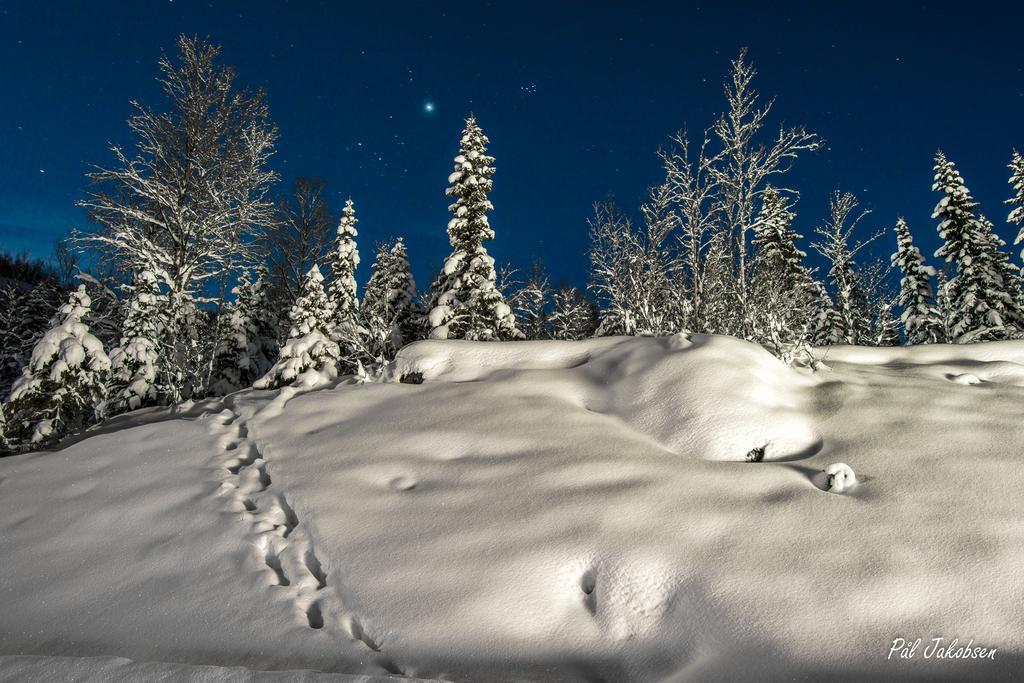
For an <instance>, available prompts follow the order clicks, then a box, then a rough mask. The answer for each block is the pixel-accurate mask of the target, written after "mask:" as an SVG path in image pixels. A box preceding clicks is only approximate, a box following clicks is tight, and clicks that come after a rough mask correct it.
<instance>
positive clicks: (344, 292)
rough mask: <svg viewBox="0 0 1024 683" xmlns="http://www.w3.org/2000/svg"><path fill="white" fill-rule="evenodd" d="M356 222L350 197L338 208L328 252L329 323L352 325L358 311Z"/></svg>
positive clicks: (354, 210) (354, 322)
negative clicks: (329, 269) (338, 217)
mask: <svg viewBox="0 0 1024 683" xmlns="http://www.w3.org/2000/svg"><path fill="white" fill-rule="evenodd" d="M358 222H359V220H358V219H357V218H356V209H355V205H354V204H353V203H352V198H351V197H349V198H348V199H346V200H345V208H344V209H342V211H341V220H340V221H339V222H338V234H337V236H336V237H335V238H334V245H333V247H332V248H331V252H330V255H329V256H328V260H329V263H330V266H331V275H332V277H333V280H332V281H331V284H330V285H329V286H328V288H327V296H328V298H329V299H330V300H331V306H332V308H333V310H334V319H333V325H332V327H333V326H338V325H344V326H354V325H355V324H356V320H357V316H358V313H359V298H358V296H357V294H356V268H357V267H359V249H358V248H357V246H356V236H357V235H358V234H359V233H358V232H356V223H358Z"/></svg>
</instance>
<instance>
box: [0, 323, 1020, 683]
mask: <svg viewBox="0 0 1024 683" xmlns="http://www.w3.org/2000/svg"><path fill="white" fill-rule="evenodd" d="M818 356H819V358H821V359H822V361H823V365H822V366H821V367H820V368H819V369H818V370H817V371H816V372H810V371H809V370H805V369H791V368H787V367H786V366H784V365H782V364H781V363H779V362H778V361H777V360H775V359H774V358H773V357H772V356H770V355H769V354H768V353H767V352H765V351H763V350H762V349H760V348H758V347H756V346H754V345H751V344H747V343H745V342H742V341H738V340H735V339H732V338H727V337H714V336H704V335H692V336H686V335H676V336H674V337H667V338H658V339H650V338H645V339H628V338H606V339H597V340H591V341H586V342H514V343H507V344H499V343H472V342H451V341H448V342H436V341H428V342H420V343H417V344H414V345H413V346H410V347H406V348H405V349H403V351H402V352H401V354H400V356H399V358H398V359H397V360H396V362H395V363H394V364H393V365H392V366H391V367H390V368H389V369H388V371H387V372H386V373H385V375H384V376H383V377H382V378H381V379H380V381H378V382H372V383H364V384H358V383H355V382H354V380H351V379H343V380H341V381H340V382H336V383H333V386H328V387H325V388H321V389H318V390H314V391H308V392H306V393H297V392H295V391H294V390H292V389H285V390H282V391H280V392H278V391H263V392H260V391H247V392H241V393H239V394H235V395H233V396H230V397H228V398H227V399H224V400H222V401H208V402H205V403H202V404H196V405H192V406H181V407H179V408H177V409H175V410H173V411H166V410H164V411H140V412H139V413H135V414H132V415H129V416H126V417H123V418H120V419H119V420H118V421H115V422H114V423H111V424H109V425H106V426H104V427H103V428H101V429H99V430H97V433H96V434H94V435H90V436H89V437H88V438H84V439H81V440H79V441H78V442H77V443H75V444H73V445H70V446H68V447H66V448H64V449H63V450H61V451H57V452H52V453H42V454H29V455H24V456H18V457H14V458H6V459H3V460H0V557H3V558H4V560H3V562H4V568H3V571H2V572H0V677H3V676H4V675H5V673H6V674H7V675H8V676H16V674H14V673H12V672H14V671H15V668H12V667H16V666H20V667H22V669H21V670H22V671H27V670H29V669H24V667H26V666H29V665H31V666H32V667H34V668H33V669H31V671H44V670H46V668H47V666H50V665H51V664H49V663H48V662H51V661H52V666H53V667H59V666H64V667H68V666H73V665H74V666H80V667H85V668H86V669H88V668H89V667H100V668H102V667H103V666H114V664H111V662H114V663H115V664H118V665H123V666H136V667H139V666H143V667H144V666H154V667H158V669H159V667H162V666H170V665H163V664H161V665H157V664H143V663H145V662H154V663H155V662H166V663H177V664H188V665H214V666H221V667H238V666H243V667H247V668H249V669H254V670H274V671H285V670H289V671H291V670H313V671H324V672H339V673H350V674H379V675H388V674H393V675H396V676H397V675H405V676H418V677H423V678H444V679H451V680H469V681H502V680H607V681H627V680H636V681H654V680H688V679H692V678H702V679H703V678H709V677H720V678H723V679H735V678H765V677H780V676H783V675H789V676H800V675H802V676H816V675H824V674H826V673H839V674H840V675H846V676H849V677H862V676H875V677H897V676H949V677H977V678H989V679H991V678H992V677H999V676H1004V677H1009V676H1010V675H1012V674H1014V673H1015V672H1017V671H1018V670H1019V669H1020V667H1021V666H1022V664H1024V659H1022V654H1024V503H1022V501H1021V493H1020V492H1021V490H1024V470H1022V468H1021V466H1020V463H1019V460H1020V453H1019V448H1020V444H1021V443H1022V442H1024V423H1022V420H1021V417H1022V407H1024V402H1022V399H1024V343H1018V342H1001V343H990V344H979V345H974V346H966V347H952V346H931V347H921V348H913V349H864V348H847V347H834V348H831V349H822V350H820V351H819V352H818ZM420 378H422V383H421V384H408V383H403V382H402V381H400V380H402V379H404V380H405V381H406V382H408V381H414V380H418V379H420ZM752 451H753V452H754V453H758V454H759V455H758V457H757V458H755V459H760V458H761V456H762V455H763V460H762V461H761V462H747V460H748V457H749V454H750V453H751V452H752ZM835 463H845V464H847V465H849V466H850V467H851V468H852V469H853V470H854V471H855V472H856V482H857V483H856V484H854V485H853V486H852V487H850V488H847V489H845V490H844V491H842V492H841V493H840V492H836V491H837V490H838V489H837V488H836V487H833V492H829V491H828V490H827V489H828V481H827V476H826V475H825V474H824V473H823V472H822V471H823V470H824V469H825V468H826V467H827V466H829V465H832V464H835ZM940 636H941V637H945V638H947V641H948V640H952V639H953V638H959V639H960V642H961V644H965V643H966V642H967V641H969V640H972V639H973V641H974V645H975V646H984V647H988V648H998V651H997V654H996V655H995V658H994V659H993V660H950V659H937V658H934V657H933V658H931V659H926V658H925V657H924V655H923V654H922V653H921V652H920V651H919V652H918V653H917V655H916V657H915V658H913V659H906V660H899V659H896V658H895V657H894V658H893V659H891V660H890V659H887V656H888V653H889V651H890V648H891V645H892V642H893V639H894V638H897V637H902V638H905V639H907V640H913V639H916V638H919V637H920V638H924V639H925V641H926V643H927V642H928V641H929V640H930V639H931V638H933V637H940ZM922 647H923V646H922ZM2 655H61V656H63V657H61V658H52V659H51V660H46V659H38V658H26V657H17V658H13V657H3V656H2ZM96 656H105V657H107V658H108V659H103V660H94V659H88V660H68V659H66V657H96ZM109 657H123V658H128V659H130V660H134V661H135V662H139V664H131V663H124V660H110V659H109ZM69 661H70V662H72V663H75V664H69V663H68V662H69ZM58 670H64V669H54V671H55V672H56V671H58ZM90 670H91V669H90ZM183 670H184V669H183ZM204 671H205V672H206V673H205V674H204V675H207V676H209V677H210V680H221V679H223V680H234V679H232V678H230V676H238V675H239V673H238V672H239V670H238V669H220V670H212V669H204ZM217 671H220V672H223V674H222V675H220V677H218V676H219V674H217V673H216V672H217ZM211 672H213V673H211ZM125 675H130V674H125ZM172 675H173V674H172ZM179 675H181V676H184V675H186V674H180V673H179ZM307 675H309V676H312V674H307ZM95 676H96V677H97V678H96V679H97V680H99V679H100V678H102V677H103V676H102V674H95ZM268 680H273V679H268ZM311 680H312V679H311Z"/></svg>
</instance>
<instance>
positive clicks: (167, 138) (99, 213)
mask: <svg viewBox="0 0 1024 683" xmlns="http://www.w3.org/2000/svg"><path fill="white" fill-rule="evenodd" d="M178 48H179V59H178V60H177V61H174V60H172V59H171V58H170V57H168V56H166V55H165V56H163V57H162V58H161V59H160V61H159V67H160V72H161V74H160V84H161V86H162V89H163V92H164V95H165V96H166V98H167V100H168V105H169V106H168V108H167V110H166V111H163V112H161V111H155V110H153V109H150V108H147V107H145V106H144V105H142V104H139V103H134V107H135V110H136V113H135V114H134V115H133V116H132V117H131V118H130V119H129V121H128V124H129V127H130V128H131V130H132V132H133V133H134V134H135V137H136V142H135V146H134V150H124V149H122V148H121V147H119V146H116V145H115V146H113V147H112V151H113V153H114V159H115V164H114V165H113V166H112V167H111V168H109V169H99V170H97V171H96V172H94V173H92V174H90V177H91V179H92V180H93V182H94V183H95V184H96V187H97V190H96V191H95V192H93V193H92V194H91V195H90V196H89V198H88V199H86V200H84V201H82V202H81V205H82V206H84V207H85V208H86V209H88V211H89V215H90V217H91V218H92V219H93V220H94V221H95V222H96V224H97V228H96V229H95V230H92V231H90V232H88V233H85V234H80V235H78V236H77V237H76V241H77V243H78V245H80V246H83V247H87V248H92V249H95V250H97V251H99V252H100V253H101V255H102V256H103V257H105V258H109V259H110V262H111V263H113V264H115V266H116V267H117V268H119V269H121V270H123V271H125V272H142V271H148V272H151V273H153V274H154V275H155V276H156V277H157V278H158V279H159V280H160V282H161V283H162V285H163V286H164V287H166V290H167V292H166V293H167V306H166V312H165V315H164V320H163V324H162V331H163V334H162V338H161V340H160V347H161V349H162V351H163V352H164V353H165V354H166V358H167V365H168V376H169V377H171V378H173V381H172V382H170V383H169V387H170V389H171V390H172V391H173V392H174V395H173V396H172V399H173V400H179V399H181V398H188V397H189V396H190V395H192V394H195V393H200V394H201V393H202V392H203V391H204V390H205V386H203V384H204V383H205V381H206V379H207V378H208V371H209V366H210V365H209V357H208V356H207V355H205V354H206V348H205V346H204V344H202V343H201V342H203V341H206V340H204V339H197V338H196V331H195V327H194V325H195V323H196V322H197V321H198V320H199V318H198V311H197V309H196V303H197V301H196V299H197V297H201V296H203V295H204V294H205V293H208V292H209V291H211V290H212V287H211V285H212V284H213V283H219V282H222V281H224V279H225V277H226V276H227V275H228V274H230V273H232V272H233V271H234V270H236V269H237V267H239V266H240V265H243V264H247V263H251V262H252V261H253V260H254V259H255V254H254V252H255V250H256V248H257V246H258V241H257V240H254V239H251V237H252V235H253V233H255V232H257V230H258V228H259V227H260V226H265V225H268V224H270V223H271V222H272V218H273V215H272V208H273V205H272V202H271V200H270V197H269V188H270V186H271V184H272V183H273V181H274V180H275V179H276V177H277V176H276V174H275V173H273V172H272V171H270V170H267V169H266V168H265V166H266V162H267V159H268V158H269V156H270V155H271V154H272V153H273V151H274V142H275V140H276V139H277V130H276V128H275V127H274V126H273V125H272V124H271V122H270V120H269V115H268V110H267V104H266V98H265V96H264V94H263V92H262V91H256V92H249V91H246V90H239V89H237V88H236V87H235V85H234V80H235V71H234V69H232V68H231V67H228V66H224V65H222V64H219V63H218V55H219V52H220V48H218V47H217V46H215V45H212V44H210V43H209V42H206V41H203V40H200V39H196V38H189V37H186V36H182V37H181V38H179V40H178ZM193 364H194V365H193Z"/></svg>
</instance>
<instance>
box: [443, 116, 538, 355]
mask: <svg viewBox="0 0 1024 683" xmlns="http://www.w3.org/2000/svg"><path fill="white" fill-rule="evenodd" d="M488 142H489V140H488V139H487V136H486V135H484V133H483V131H482V130H481V129H480V126H478V125H477V122H476V118H474V117H473V116H472V115H470V117H469V118H468V119H466V127H465V129H464V130H463V132H462V140H461V141H460V143H459V153H458V155H456V157H455V160H454V161H455V169H454V171H453V172H452V174H451V175H449V176H448V182H449V183H450V184H451V185H450V186H449V187H448V189H447V190H446V191H445V193H446V194H447V195H448V196H449V197H455V198H456V199H455V202H454V203H453V204H452V205H451V206H449V207H448V210H449V211H450V212H451V213H452V219H451V220H450V221H449V222H448V239H449V242H450V243H451V246H452V253H451V255H450V256H449V257H448V258H447V259H445V262H444V268H443V269H442V271H441V273H440V274H439V275H438V277H437V279H436V280H435V281H434V282H433V284H432V285H431V288H430V304H429V309H430V310H429V313H428V322H429V324H430V337H431V338H432V339H475V340H479V341H493V340H500V339H519V338H522V333H521V332H520V331H519V330H518V329H517V328H516V319H515V314H513V313H512V309H511V308H510V307H509V305H508V304H507V303H505V297H504V296H503V294H502V292H501V290H500V289H498V287H497V286H496V284H495V278H496V274H495V271H494V259H493V258H491V256H490V255H489V254H488V253H487V248H486V247H485V246H484V243H485V242H489V241H490V240H492V239H494V230H493V229H492V228H491V225H490V223H489V221H488V219H487V213H488V212H489V211H492V210H493V209H494V206H493V205H492V204H491V201H490V200H489V199H488V198H487V195H488V193H489V192H490V191H491V188H492V186H493V181H492V180H491V176H493V175H494V166H492V164H493V163H494V157H491V156H488V155H487V144H488Z"/></svg>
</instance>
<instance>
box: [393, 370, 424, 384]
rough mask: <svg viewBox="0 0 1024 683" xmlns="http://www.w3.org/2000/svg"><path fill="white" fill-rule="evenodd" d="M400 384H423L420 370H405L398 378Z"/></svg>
mask: <svg viewBox="0 0 1024 683" xmlns="http://www.w3.org/2000/svg"><path fill="white" fill-rule="evenodd" d="M398 381H399V382H401V383H402V384H423V373H422V372H407V373H405V374H404V375H402V376H401V377H399V378H398Z"/></svg>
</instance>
